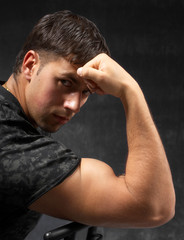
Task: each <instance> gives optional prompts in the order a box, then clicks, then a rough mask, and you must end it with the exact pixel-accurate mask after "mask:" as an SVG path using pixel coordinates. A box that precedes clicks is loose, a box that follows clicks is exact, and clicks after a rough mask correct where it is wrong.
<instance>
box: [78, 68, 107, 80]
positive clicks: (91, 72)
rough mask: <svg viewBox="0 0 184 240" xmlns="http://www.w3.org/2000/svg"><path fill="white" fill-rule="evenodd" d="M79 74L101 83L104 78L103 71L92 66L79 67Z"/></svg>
mask: <svg viewBox="0 0 184 240" xmlns="http://www.w3.org/2000/svg"><path fill="white" fill-rule="evenodd" d="M77 74H78V75H79V76H80V77H82V78H84V79H86V80H91V81H92V82H95V83H99V81H100V80H101V79H102V77H103V76H102V75H103V72H102V71H100V70H97V69H95V68H92V67H86V66H85V67H81V68H78V69H77Z"/></svg>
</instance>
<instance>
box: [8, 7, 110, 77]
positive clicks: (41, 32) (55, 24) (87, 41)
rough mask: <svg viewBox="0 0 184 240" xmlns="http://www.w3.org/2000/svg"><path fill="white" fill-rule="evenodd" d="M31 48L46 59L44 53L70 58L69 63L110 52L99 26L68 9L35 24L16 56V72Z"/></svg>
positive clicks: (87, 59)
mask: <svg viewBox="0 0 184 240" xmlns="http://www.w3.org/2000/svg"><path fill="white" fill-rule="evenodd" d="M29 50H34V51H37V52H38V53H40V54H42V53H44V54H43V58H44V55H45V53H46V55H47V54H51V55H54V56H60V57H67V58H68V60H69V61H70V62H72V63H74V64H80V65H83V64H85V63H86V62H88V61H89V60H91V59H92V58H93V57H95V56H96V55H98V54H99V53H106V54H108V55H110V52H109V49H108V47H107V44H106V41H105V39H104V37H103V36H102V35H101V33H100V32H99V30H98V28H97V27H96V25H95V24H94V23H93V22H91V21H90V20H88V19H87V18H85V17H83V16H80V15H77V14H74V13H72V12H71V11H68V10H64V11H59V12H56V13H53V14H48V15H45V16H44V17H43V18H41V19H40V20H39V22H38V23H37V24H36V25H35V26H34V28H33V30H32V31H31V32H30V34H29V35H28V38H27V40H26V42H25V44H24V45H23V47H22V49H21V51H20V52H19V54H18V55H17V58H16V62H15V65H14V69H13V73H14V75H16V74H17V73H19V72H20V68H21V65H22V62H23V59H24V56H25V54H26V53H27V52H28V51H29ZM45 57H46V56H45ZM44 61H45V60H44Z"/></svg>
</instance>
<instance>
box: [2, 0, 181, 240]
mask: <svg viewBox="0 0 184 240" xmlns="http://www.w3.org/2000/svg"><path fill="white" fill-rule="evenodd" d="M61 9H70V10H72V11H74V12H77V13H79V14H82V15H84V16H86V17H88V18H89V19H91V20H92V21H94V22H95V23H96V24H97V25H98V27H99V28H100V30H101V31H102V33H103V34H104V36H105V38H106V39H107V42H108V44H109V47H110V49H111V53H112V57H113V58H114V59H115V60H117V61H118V62H119V63H120V64H121V65H122V66H123V67H124V68H125V69H126V70H127V71H128V72H130V74H132V75H133V76H134V77H135V79H136V80H137V81H138V82H139V84H140V85H141V87H142V89H143V91H144V93H145V97H146V99H147V101H148V104H149V106H150V110H151V112H152V114H153V117H154V120H155V122H156V124H157V127H158V129H159V132H160V135H161V137H162V140H163V142H164V145H165V149H166V152H167V156H168V159H169V163H170V166H171V170H172V173H173V179H174V184H175V188H176V195H177V205H176V216H175V218H174V219H173V220H172V221H170V222H169V223H168V224H166V225H164V226H162V227H159V228H155V229H139V230H138V229H137V230H134V229H131V230H130V229H129V230H127V229H121V230H119V229H105V230H104V235H105V239H106V240H120V239H125V240H133V239H137V240H144V239H145V240H148V239H149V240H162V239H163V240H165V239H170V240H183V239H184V230H183V229H184V204H183V199H184V187H183V184H184V174H183V171H184V163H183V161H184V153H183V148H184V80H183V75H184V74H183V73H184V64H183V59H184V48H183V45H184V21H183V18H184V17H183V16H184V1H182V0H108V1H107V0H100V1H99V0H88V1H85V0H78V1H76V0H73V1H72V0H60V1H59V0H44V1H43V0H39V1H33V0H32V1H30V2H28V1H24V2H23V1H20V2H19V1H12V2H11V1H7V2H5V3H3V5H1V7H0V79H2V80H6V79H7V78H8V76H9V74H10V73H11V69H12V65H13V63H14V59H15V56H16V54H17V52H18V50H19V48H20V46H21V45H22V43H23V41H24V39H25V37H26V35H27V33H28V32H29V31H30V29H31V27H32V26H33V24H34V23H35V22H36V21H37V20H38V19H39V18H40V17H41V16H43V15H45V14H46V13H50V12H54V11H58V10H61ZM54 137H55V138H57V139H58V140H61V141H63V142H64V143H65V145H67V146H68V147H71V148H72V149H73V150H74V151H75V152H76V153H77V154H79V155H80V156H85V157H95V158H98V159H101V160H103V161H105V162H107V163H109V164H110V165H111V166H112V167H113V168H114V170H115V172H116V173H117V174H120V173H121V172H122V171H123V170H124V164H125V159H126V156H127V147H126V133H125V118H124V111H123V108H122V106H121V103H120V102H119V100H118V99H115V98H113V97H110V96H104V97H99V96H95V95H94V96H92V97H91V98H90V99H89V100H88V103H87V104H86V105H85V106H84V107H83V109H82V110H81V112H80V114H79V115H77V116H76V117H75V118H74V119H73V120H72V121H71V122H70V123H69V124H68V125H66V126H64V127H63V128H62V129H61V130H60V131H59V132H58V133H57V134H55V136H54ZM62 223H63V221H61V220H56V219H53V218H49V217H46V216H43V218H42V219H41V221H40V223H39V225H38V226H37V228H36V230H34V231H33V232H32V233H31V234H30V236H28V237H27V240H33V239H34V240H37V239H41V235H42V232H44V231H46V230H48V229H50V228H52V227H55V226H58V225H59V224H62Z"/></svg>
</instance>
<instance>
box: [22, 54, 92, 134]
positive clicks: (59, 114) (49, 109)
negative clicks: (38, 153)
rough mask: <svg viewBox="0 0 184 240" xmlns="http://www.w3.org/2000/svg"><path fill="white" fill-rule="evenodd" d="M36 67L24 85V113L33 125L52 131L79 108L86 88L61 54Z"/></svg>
mask: <svg viewBox="0 0 184 240" xmlns="http://www.w3.org/2000/svg"><path fill="white" fill-rule="evenodd" d="M38 70H39V68H38V69H37V70H36V71H34V73H33V75H32V77H31V81H30V82H29V84H28V85H27V87H26V89H25V101H26V108H27V114H28V117H29V118H30V120H31V121H32V123H33V124H34V125H36V126H39V127H41V128H42V129H44V130H46V131H48V132H55V131H57V130H58V129H59V128H60V127H61V126H62V125H64V124H65V123H67V122H68V121H69V120H70V119H71V118H72V117H73V116H74V115H75V114H76V113H77V112H79V110H80V108H81V107H82V106H83V104H84V103H85V102H86V101H87V99H88V96H89V94H90V91H89V89H88V88H87V86H86V84H85V83H84V81H83V80H82V79H81V78H80V77H79V76H78V75H77V73H76V70H77V67H76V66H74V65H72V64H70V63H69V62H68V61H67V60H65V59H64V58H59V59H57V60H56V61H52V62H49V63H47V64H46V65H44V66H43V68H42V69H41V71H38Z"/></svg>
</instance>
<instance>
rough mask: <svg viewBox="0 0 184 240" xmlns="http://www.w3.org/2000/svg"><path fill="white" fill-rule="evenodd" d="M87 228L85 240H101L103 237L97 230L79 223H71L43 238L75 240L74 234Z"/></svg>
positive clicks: (46, 239)
mask: <svg viewBox="0 0 184 240" xmlns="http://www.w3.org/2000/svg"><path fill="white" fill-rule="evenodd" d="M85 228H88V233H87V238H86V240H102V239H103V235H102V234H100V233H98V232H97V228H96V227H93V226H87V225H84V224H81V223H77V222H72V223H69V224H66V225H64V226H61V227H58V228H56V229H53V230H51V231H49V232H46V233H45V234H44V236H43V239H44V240H61V239H64V240H75V236H76V233H77V232H78V231H80V230H82V229H85Z"/></svg>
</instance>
